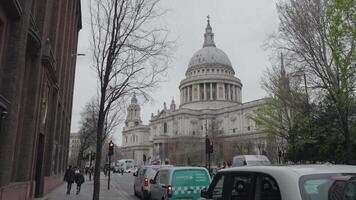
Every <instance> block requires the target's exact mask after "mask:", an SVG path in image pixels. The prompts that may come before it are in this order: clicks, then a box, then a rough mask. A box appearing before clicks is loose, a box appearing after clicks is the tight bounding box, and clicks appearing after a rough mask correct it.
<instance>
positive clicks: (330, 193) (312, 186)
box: [299, 174, 356, 200]
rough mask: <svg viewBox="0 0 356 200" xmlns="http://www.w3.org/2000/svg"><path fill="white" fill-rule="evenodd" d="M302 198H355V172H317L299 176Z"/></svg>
mask: <svg viewBox="0 0 356 200" xmlns="http://www.w3.org/2000/svg"><path fill="white" fill-rule="evenodd" d="M299 184H300V192H301V195H302V198H303V200H339V199H340V200H352V199H356V174H322V175H321V174H317V175H308V176H303V177H301V179H300V181H299Z"/></svg>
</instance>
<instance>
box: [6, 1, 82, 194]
mask: <svg viewBox="0 0 356 200" xmlns="http://www.w3.org/2000/svg"><path fill="white" fill-rule="evenodd" d="M81 26H82V22H81V5H80V0H71V1H70V0H53V1H50V0H1V1H0V136H1V140H0V199H1V200H9V199H11V200H17V199H18V200H24V199H33V197H41V196H43V195H44V194H46V193H47V192H48V191H50V190H52V189H53V188H55V187H56V186H58V185H59V184H61V183H62V182H63V177H62V176H63V173H64V172H65V170H66V168H67V160H68V148H69V134H70V122H71V113H72V103H73V89H74V88H73V86H74V76H75V64H76V54H77V41H78V32H79V30H80V29H81Z"/></svg>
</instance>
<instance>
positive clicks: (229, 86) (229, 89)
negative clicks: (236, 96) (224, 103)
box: [227, 84, 231, 101]
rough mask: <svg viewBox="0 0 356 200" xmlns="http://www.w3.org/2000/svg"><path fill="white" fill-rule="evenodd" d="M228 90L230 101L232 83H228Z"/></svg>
mask: <svg viewBox="0 0 356 200" xmlns="http://www.w3.org/2000/svg"><path fill="white" fill-rule="evenodd" d="M227 90H228V91H227V92H228V96H227V98H228V100H229V101H231V85H230V84H228V85H227Z"/></svg>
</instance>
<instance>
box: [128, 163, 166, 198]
mask: <svg viewBox="0 0 356 200" xmlns="http://www.w3.org/2000/svg"><path fill="white" fill-rule="evenodd" d="M162 167H173V166H171V165H145V166H142V167H140V168H139V169H138V170H137V172H135V173H134V174H133V175H134V176H135V182H134V193H135V196H139V197H141V199H150V195H151V192H150V179H154V177H155V176H156V173H157V171H158V170H159V169H160V168H162Z"/></svg>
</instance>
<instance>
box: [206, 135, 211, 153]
mask: <svg viewBox="0 0 356 200" xmlns="http://www.w3.org/2000/svg"><path fill="white" fill-rule="evenodd" d="M209 144H210V139H209V138H206V139H205V153H206V154H208V153H209V152H210V150H209V149H210V145H209Z"/></svg>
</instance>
